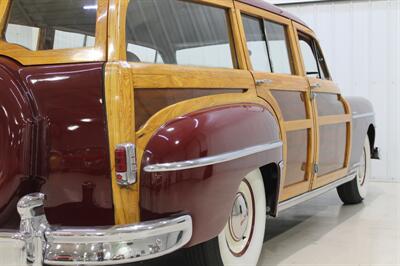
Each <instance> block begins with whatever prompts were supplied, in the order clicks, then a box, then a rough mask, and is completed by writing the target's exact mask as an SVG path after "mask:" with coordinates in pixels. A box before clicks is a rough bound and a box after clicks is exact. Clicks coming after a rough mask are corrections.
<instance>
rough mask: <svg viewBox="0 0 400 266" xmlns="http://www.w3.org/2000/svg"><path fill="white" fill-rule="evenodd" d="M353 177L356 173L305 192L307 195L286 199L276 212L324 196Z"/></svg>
mask: <svg viewBox="0 0 400 266" xmlns="http://www.w3.org/2000/svg"><path fill="white" fill-rule="evenodd" d="M355 177H356V172H351V173H350V174H349V175H347V176H346V177H343V178H342V179H339V180H337V181H335V182H332V183H330V184H328V185H326V186H324V187H321V188H318V189H316V190H313V191H310V192H307V193H305V194H302V195H300V196H297V197H295V198H292V199H288V200H286V201H284V202H281V203H280V204H279V205H278V211H283V210H286V209H288V208H290V207H293V206H295V205H297V204H300V203H302V202H305V201H308V200H310V199H312V198H315V197H317V196H319V195H321V194H324V193H325V192H328V191H330V190H332V189H335V188H337V187H338V186H340V185H343V184H344V183H347V182H349V181H351V180H353V179H354V178H355Z"/></svg>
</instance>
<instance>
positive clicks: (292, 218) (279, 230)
mask: <svg viewBox="0 0 400 266" xmlns="http://www.w3.org/2000/svg"><path fill="white" fill-rule="evenodd" d="M399 206H400V183H381V182H372V183H370V186H369V192H368V196H367V199H366V200H365V202H364V203H363V204H359V205H353V206H343V205H342V203H341V201H340V199H339V198H338V196H337V194H336V191H331V192H329V193H327V194H325V195H322V196H320V197H317V198H315V199H313V200H310V201H308V202H305V203H303V204H300V205H298V206H296V207H293V208H291V209H288V210H286V211H285V212H282V213H281V214H280V216H279V218H277V219H271V220H268V222H267V231H266V242H265V244H264V248H263V252H262V256H261V258H260V261H259V265H260V266H266V265H400V207H399Z"/></svg>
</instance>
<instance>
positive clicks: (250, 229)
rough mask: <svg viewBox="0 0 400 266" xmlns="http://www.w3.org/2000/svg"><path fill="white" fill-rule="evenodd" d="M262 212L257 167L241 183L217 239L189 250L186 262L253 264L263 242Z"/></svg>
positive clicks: (196, 265) (210, 265) (195, 264)
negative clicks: (226, 220) (229, 213)
mask: <svg viewBox="0 0 400 266" xmlns="http://www.w3.org/2000/svg"><path fill="white" fill-rule="evenodd" d="M266 213H267V210H266V199H265V190H264V182H263V179H262V175H261V172H260V170H258V169H257V170H255V171H253V172H251V173H249V174H248V175H247V176H246V177H245V179H244V180H243V181H242V182H241V184H240V186H239V190H238V192H237V194H236V197H235V201H234V204H233V207H232V211H231V215H230V217H229V219H228V222H227V223H226V226H225V228H224V229H223V230H222V232H221V233H220V234H219V236H218V237H217V238H214V239H212V240H210V241H208V242H206V243H203V244H200V245H198V246H195V247H192V248H191V249H189V250H188V251H187V252H186V254H185V256H186V258H187V260H186V262H187V263H186V265H193V266H228V265H229V266H231V265H232V266H234V265H240V266H243V265H246V266H256V265H257V262H258V259H259V257H260V253H261V249H262V246H263V241H264V232H265V223H266V218H267V215H266Z"/></svg>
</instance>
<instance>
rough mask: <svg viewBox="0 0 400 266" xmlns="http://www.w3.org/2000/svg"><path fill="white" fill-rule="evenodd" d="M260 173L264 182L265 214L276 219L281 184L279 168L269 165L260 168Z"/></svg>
mask: <svg viewBox="0 0 400 266" xmlns="http://www.w3.org/2000/svg"><path fill="white" fill-rule="evenodd" d="M260 171H261V175H262V177H263V181H264V190H265V196H266V203H267V214H268V215H270V216H273V217H276V215H277V209H278V203H279V191H280V184H281V170H280V167H279V165H278V164H276V163H270V164H267V165H264V166H263V167H261V168H260Z"/></svg>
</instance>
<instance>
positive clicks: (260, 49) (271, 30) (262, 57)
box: [242, 15, 292, 74]
mask: <svg viewBox="0 0 400 266" xmlns="http://www.w3.org/2000/svg"><path fill="white" fill-rule="evenodd" d="M242 20H243V26H244V30H245V34H246V41H247V48H248V52H249V57H250V60H251V64H252V66H253V70H256V71H266V72H271V73H281V74H292V61H291V54H290V50H289V46H288V39H287V34H286V26H284V25H281V24H278V23H275V22H271V21H267V20H262V19H257V18H254V17H251V16H247V15H242Z"/></svg>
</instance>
